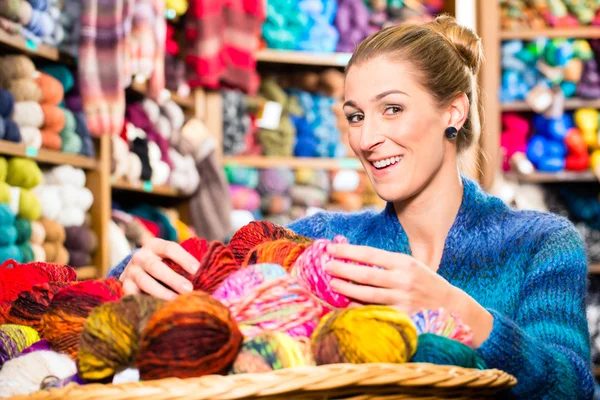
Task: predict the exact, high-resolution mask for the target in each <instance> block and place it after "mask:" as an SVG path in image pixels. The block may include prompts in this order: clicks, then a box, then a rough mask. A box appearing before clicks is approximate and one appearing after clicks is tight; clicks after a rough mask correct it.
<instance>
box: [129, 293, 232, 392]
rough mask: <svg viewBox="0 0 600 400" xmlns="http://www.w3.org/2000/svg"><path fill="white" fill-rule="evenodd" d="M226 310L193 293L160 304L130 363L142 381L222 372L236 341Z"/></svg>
mask: <svg viewBox="0 0 600 400" xmlns="http://www.w3.org/2000/svg"><path fill="white" fill-rule="evenodd" d="M242 339H243V337H242V334H241V332H240V330H239V328H238V326H237V324H236V322H235V320H234V319H233V318H232V316H231V313H230V312H229V310H228V309H227V308H226V307H224V306H223V305H222V304H221V303H219V302H218V301H217V300H216V299H215V298H213V297H212V296H210V295H208V294H206V293H202V292H199V291H194V292H191V293H186V294H182V295H180V296H179V297H178V298H177V299H175V300H173V301H171V302H169V303H166V304H165V305H164V306H163V307H162V308H161V309H160V310H158V311H157V312H156V313H155V314H154V315H153V316H152V317H151V318H150V320H149V321H148V324H147V325H146V329H144V331H143V332H142V340H141V344H140V348H139V353H138V356H137V359H136V366H137V368H138V369H139V371H140V378H141V379H143V380H150V379H161V378H167V377H176V378H189V377H199V376H203V375H209V374H219V373H226V372H227V371H228V370H229V368H230V366H231V364H232V363H233V361H234V360H235V357H236V356H237V353H238V351H239V349H240V346H241V344H242Z"/></svg>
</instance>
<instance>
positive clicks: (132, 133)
mask: <svg viewBox="0 0 600 400" xmlns="http://www.w3.org/2000/svg"><path fill="white" fill-rule="evenodd" d="M125 135H126V136H127V141H128V142H133V140H134V139H135V138H136V137H137V128H136V127H135V125H133V124H132V123H131V122H128V123H127V124H126V125H125Z"/></svg>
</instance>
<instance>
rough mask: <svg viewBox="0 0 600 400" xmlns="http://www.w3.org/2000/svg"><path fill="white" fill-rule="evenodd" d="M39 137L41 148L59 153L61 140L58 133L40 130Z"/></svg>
mask: <svg viewBox="0 0 600 400" xmlns="http://www.w3.org/2000/svg"><path fill="white" fill-rule="evenodd" d="M41 135H42V147H43V148H45V149H51V150H56V151H60V149H61V147H62V139H61V137H60V134H59V133H58V132H54V131H49V130H47V129H42V130H41Z"/></svg>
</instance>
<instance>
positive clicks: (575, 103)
mask: <svg viewBox="0 0 600 400" xmlns="http://www.w3.org/2000/svg"><path fill="white" fill-rule="evenodd" d="M599 29H600V28H599ZM501 108H502V111H532V110H531V107H529V105H528V104H527V103H526V102H524V101H512V102H510V103H502V104H501ZM579 108H596V109H600V99H594V100H585V99H579V98H573V99H567V100H565V109H566V110H577V109H579Z"/></svg>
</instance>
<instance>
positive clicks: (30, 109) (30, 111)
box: [12, 101, 44, 129]
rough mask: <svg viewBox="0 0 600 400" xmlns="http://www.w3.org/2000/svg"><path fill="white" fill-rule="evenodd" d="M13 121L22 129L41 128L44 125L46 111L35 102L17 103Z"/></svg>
mask: <svg viewBox="0 0 600 400" xmlns="http://www.w3.org/2000/svg"><path fill="white" fill-rule="evenodd" d="M12 119H13V120H14V122H15V123H16V124H17V125H18V126H19V127H20V128H24V127H33V128H38V129H39V128H41V127H42V126H43V125H44V111H43V109H42V106H41V105H40V104H39V103H36V102H35V101H22V102H18V103H15V106H14V109H13V114H12Z"/></svg>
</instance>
